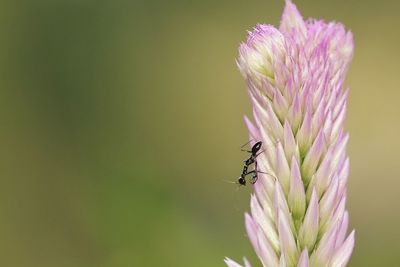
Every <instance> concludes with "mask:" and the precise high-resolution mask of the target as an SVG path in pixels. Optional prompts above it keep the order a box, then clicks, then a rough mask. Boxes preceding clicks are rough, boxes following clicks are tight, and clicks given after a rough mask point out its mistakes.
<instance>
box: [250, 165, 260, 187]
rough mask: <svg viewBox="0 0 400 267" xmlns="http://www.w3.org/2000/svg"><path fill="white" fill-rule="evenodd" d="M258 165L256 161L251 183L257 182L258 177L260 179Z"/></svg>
mask: <svg viewBox="0 0 400 267" xmlns="http://www.w3.org/2000/svg"><path fill="white" fill-rule="evenodd" d="M257 167H258V165H257V161H254V170H253V172H254V173H253V177H251V183H252V184H255V183H256V182H257V179H258V175H257V173H258V168H257Z"/></svg>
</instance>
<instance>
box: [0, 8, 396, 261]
mask: <svg viewBox="0 0 400 267" xmlns="http://www.w3.org/2000/svg"><path fill="white" fill-rule="evenodd" d="M296 2H297V4H298V6H299V8H300V10H301V12H302V13H303V15H304V16H305V17H317V18H325V19H327V20H337V21H341V22H343V23H344V24H345V25H346V26H347V28H350V29H351V30H352V31H353V33H354V36H355V42H356V51H355V57H354V61H353V64H352V66H351V70H350V73H349V75H348V84H349V85H350V87H351V93H350V101H349V104H348V116H347V130H348V131H349V132H350V134H351V139H350V144H349V153H350V157H351V177H350V184H349V198H348V208H349V210H350V214H351V227H354V228H356V231H357V232H356V238H357V241H356V248H355V251H354V255H353V258H352V260H351V263H350V265H349V266H351V267H356V266H364V267H365V266H398V264H399V262H400V254H399V253H398V252H399V250H400V228H399V224H400V208H399V203H400V201H399V198H400V175H399V174H400V170H399V160H400V157H399V151H400V138H399V130H400V118H399V116H400V104H399V103H400V102H399V97H400V90H399V83H400V75H399V62H400V54H399V42H400V31H399V26H400V21H399V19H400V18H399V15H398V10H399V9H400V2H398V1H354V0H337V1H311V0H307V1H296ZM282 9H283V1H268V0H252V1H228V0H220V1H213V0H201V1H200V0H197V1H177V0H171V1H162V0H152V1H145V0H142V1H139V0H136V1H135V0H134V1H124V0H114V1H101V0H98V1H89V0H87V1H85V0H36V1H18V0H17V1H11V0H10V1H7V0H5V1H4V0H1V1H0V129H1V130H0V266H12V267H14V266H15V267H20V266H21V267H36V266H40V267H50V266H51V267H53V266H58V267H80V266H82V267H92V266H93V267H95V266H96V267H120V266H121V267H123V266H173V267H181V266H182V267H186V266H191V267H204V266H208V267H211V266H224V264H223V262H222V259H223V257H224V256H230V257H232V258H234V259H236V260H240V259H241V257H242V256H243V255H247V256H248V257H249V258H250V259H251V260H252V261H253V262H254V263H255V264H254V265H255V266H259V265H257V264H256V262H257V261H256V260H255V259H256V258H255V255H254V253H253V252H252V249H251V246H250V244H249V242H248V240H247V238H246V236H245V230H244V226H243V213H244V212H245V211H247V210H248V209H249V194H250V188H249V187H247V188H241V189H240V190H237V188H236V186H235V185H232V184H229V183H226V182H225V181H224V180H234V179H235V178H236V177H237V176H238V174H239V173H240V171H241V164H242V163H241V162H242V160H243V156H244V155H243V154H242V153H241V152H240V151H239V147H240V145H242V144H243V143H245V142H246V140H247V133H246V129H245V127H244V124H243V115H244V114H251V109H250V104H249V100H248V98H247V95H246V91H245V85H244V81H243V79H242V78H241V76H240V74H239V72H238V71H237V69H236V66H235V61H234V60H235V57H236V55H237V47H238V45H239V42H241V41H242V40H244V38H245V35H246V30H248V29H251V27H252V26H253V25H255V24H256V23H258V22H268V23H272V24H275V25H277V24H278V23H279V20H280V14H281V12H282Z"/></svg>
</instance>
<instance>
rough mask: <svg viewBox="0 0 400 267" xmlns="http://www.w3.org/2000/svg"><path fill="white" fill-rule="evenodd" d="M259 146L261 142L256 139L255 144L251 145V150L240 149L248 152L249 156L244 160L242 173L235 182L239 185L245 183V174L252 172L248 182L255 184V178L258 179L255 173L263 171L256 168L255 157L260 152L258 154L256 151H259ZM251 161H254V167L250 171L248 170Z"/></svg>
mask: <svg viewBox="0 0 400 267" xmlns="http://www.w3.org/2000/svg"><path fill="white" fill-rule="evenodd" d="M248 143H249V142H248ZM248 143H246V144H244V145H243V146H242V148H243V147H244V146H245V145H247V144H248ZM261 146H262V142H261V141H258V142H257V143H255V144H254V145H253V146H252V147H251V150H244V149H242V151H245V152H248V153H250V156H249V158H248V159H246V160H245V161H244V166H243V171H242V174H241V175H240V177H239V178H238V180H237V183H238V184H239V185H246V176H247V175H250V174H252V177H251V181H250V182H251V183H252V184H255V183H256V182H257V179H258V176H257V174H258V173H264V172H261V171H259V170H258V169H257V161H256V157H257V156H258V155H260V154H261V153H262V152H260V153H259V154H257V153H258V151H260V149H261ZM253 163H254V169H253V170H252V171H248V169H249V167H250V165H252V164H253Z"/></svg>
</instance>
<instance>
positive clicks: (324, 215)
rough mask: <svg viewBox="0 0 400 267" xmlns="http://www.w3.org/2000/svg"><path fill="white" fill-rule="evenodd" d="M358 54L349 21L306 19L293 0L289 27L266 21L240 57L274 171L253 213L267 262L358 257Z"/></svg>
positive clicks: (252, 128)
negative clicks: (350, 117) (352, 180)
mask: <svg viewBox="0 0 400 267" xmlns="http://www.w3.org/2000/svg"><path fill="white" fill-rule="evenodd" d="M352 54H353V39H352V34H351V33H350V32H346V30H345V29H344V27H343V26H342V25H341V24H339V23H333V22H331V23H326V22H324V21H321V20H308V21H304V20H303V18H302V17H301V15H300V13H299V12H298V10H297V8H296V6H295V5H294V4H293V3H292V2H291V1H286V7H285V10H284V12H283V16H282V21H281V25H280V27H279V30H278V29H276V28H275V27H273V26H271V25H257V26H256V27H255V28H254V30H253V31H252V32H250V33H249V35H248V38H247V41H246V42H244V43H242V44H241V45H240V48H239V57H238V59H237V63H238V66H239V69H240V71H241V73H242V75H243V76H244V78H245V79H246V82H247V88H248V91H249V94H250V98H251V101H252V103H253V117H254V123H253V122H251V121H250V120H249V119H247V118H245V122H246V124H247V127H248V129H249V132H250V138H251V140H254V141H262V144H263V149H264V150H265V151H264V152H263V153H261V154H260V155H259V156H258V157H257V163H258V166H259V169H260V170H261V171H262V172H266V173H270V174H271V175H268V174H264V173H259V174H258V180H257V182H256V183H255V184H254V194H253V195H252V197H251V201H250V206H251V213H250V214H246V216H245V225H246V230H247V234H248V237H249V239H250V241H251V243H252V245H253V247H254V250H255V252H256V254H257V255H258V258H259V259H260V261H261V263H262V265H263V266H298V267H308V266H312V267H318V266H321V267H327V266H329V267H342V266H346V264H347V262H348V261H349V259H350V256H351V253H352V250H353V246H354V231H352V232H351V233H350V235H348V236H347V237H346V233H347V227H348V221H349V216H348V212H347V211H346V187H347V179H348V175H349V159H348V156H347V153H346V146H347V141H348V139H349V136H348V134H347V133H346V132H345V131H344V127H343V124H344V118H345V113H346V102H347V92H348V91H347V90H344V79H345V75H346V72H347V69H348V67H349V63H350V61H351V58H352ZM254 141H253V142H254ZM253 144H254V143H253ZM275 177H276V178H275ZM225 262H226V263H227V265H228V266H230V267H239V266H241V265H239V264H237V263H235V262H234V261H232V260H230V259H228V258H227V259H225ZM245 266H246V267H248V266H250V263H249V262H248V261H247V260H245Z"/></svg>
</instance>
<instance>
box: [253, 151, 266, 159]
mask: <svg viewBox="0 0 400 267" xmlns="http://www.w3.org/2000/svg"><path fill="white" fill-rule="evenodd" d="M264 152H265V150H263V151H261V152H260V153H258V154H256V155H255V156H254V158H257V157H258V156H259V155H261V154H262V153H264Z"/></svg>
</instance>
